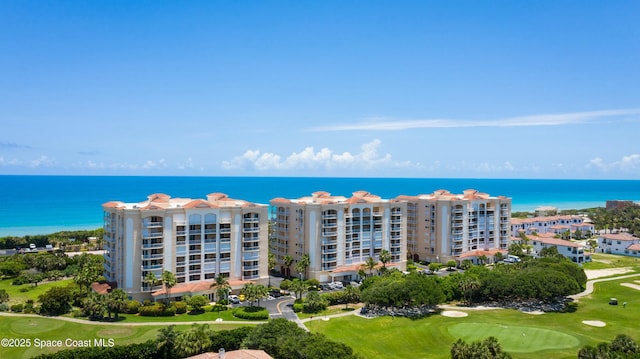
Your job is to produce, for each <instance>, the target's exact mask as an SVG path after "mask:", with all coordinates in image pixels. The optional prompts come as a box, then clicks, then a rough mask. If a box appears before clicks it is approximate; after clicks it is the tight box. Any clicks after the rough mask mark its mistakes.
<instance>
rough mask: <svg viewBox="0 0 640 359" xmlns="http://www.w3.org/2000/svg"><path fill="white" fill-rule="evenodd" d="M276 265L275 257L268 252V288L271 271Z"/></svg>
mask: <svg viewBox="0 0 640 359" xmlns="http://www.w3.org/2000/svg"><path fill="white" fill-rule="evenodd" d="M277 264H278V261H277V260H276V255H275V254H273V253H271V252H269V258H268V267H269V273H268V274H269V285H268V286H269V287H271V271H273V269H274V268H275V267H276V265H277Z"/></svg>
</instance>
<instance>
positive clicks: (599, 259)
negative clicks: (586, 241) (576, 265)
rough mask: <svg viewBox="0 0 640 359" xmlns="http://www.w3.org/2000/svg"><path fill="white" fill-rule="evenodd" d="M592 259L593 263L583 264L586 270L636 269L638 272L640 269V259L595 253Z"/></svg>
mask: <svg viewBox="0 0 640 359" xmlns="http://www.w3.org/2000/svg"><path fill="white" fill-rule="evenodd" d="M591 258H592V260H593V261H592V262H588V263H584V264H583V266H582V267H583V268H584V269H604V268H620V267H632V268H633V267H635V269H636V271H637V270H638V269H639V268H640V258H635V257H627V256H620V255H615V254H606V253H593V254H592V255H591Z"/></svg>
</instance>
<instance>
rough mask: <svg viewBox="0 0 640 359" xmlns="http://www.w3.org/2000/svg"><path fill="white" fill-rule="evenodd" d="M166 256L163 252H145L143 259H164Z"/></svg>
mask: <svg viewBox="0 0 640 359" xmlns="http://www.w3.org/2000/svg"><path fill="white" fill-rule="evenodd" d="M162 258H164V254H162V253H157V254H145V255H143V256H142V259H162Z"/></svg>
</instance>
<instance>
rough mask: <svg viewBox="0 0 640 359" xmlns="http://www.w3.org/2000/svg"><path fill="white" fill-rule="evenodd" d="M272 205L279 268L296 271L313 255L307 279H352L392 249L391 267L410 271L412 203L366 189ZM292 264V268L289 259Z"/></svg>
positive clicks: (282, 200) (281, 200) (275, 201)
mask: <svg viewBox="0 0 640 359" xmlns="http://www.w3.org/2000/svg"><path fill="white" fill-rule="evenodd" d="M270 204H271V208H272V211H273V212H272V219H273V229H272V231H273V233H272V241H271V246H272V252H273V253H274V254H275V256H276V260H277V262H278V265H279V270H280V271H281V272H282V273H283V274H286V275H292V274H293V275H296V274H297V272H295V264H296V263H297V262H298V261H299V260H301V259H302V258H303V256H304V255H308V256H309V260H310V265H309V267H308V268H307V270H306V272H307V273H306V274H304V273H303V274H302V275H304V276H305V278H306V279H310V278H314V279H318V280H319V281H321V282H327V281H334V280H346V281H348V280H352V279H355V278H356V277H357V276H358V272H359V270H361V269H362V264H363V263H364V262H365V261H366V260H367V258H369V257H373V258H375V259H379V256H380V253H381V251H382V250H387V251H389V253H390V255H391V258H390V259H391V260H390V263H389V264H387V266H392V267H396V268H399V269H400V270H404V269H406V240H405V238H406V211H407V204H406V203H404V202H400V201H394V200H386V199H382V198H380V197H379V196H376V195H373V194H371V193H368V192H365V191H359V192H355V193H353V196H352V197H349V198H347V197H343V196H332V195H331V194H329V193H327V192H315V193H313V194H312V195H311V196H308V197H302V198H297V199H285V198H275V199H273V200H271V202H270ZM286 256H290V257H291V258H292V259H293V264H292V265H291V266H289V267H288V266H287V265H286V264H285V257H286Z"/></svg>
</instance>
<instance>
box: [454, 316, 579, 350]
mask: <svg viewBox="0 0 640 359" xmlns="http://www.w3.org/2000/svg"><path fill="white" fill-rule="evenodd" d="M449 334H451V335H452V336H454V337H456V338H462V339H463V340H464V341H466V342H474V341H480V340H483V339H485V338H487V337H491V336H493V337H496V338H497V339H498V341H499V342H500V346H502V349H504V350H505V351H506V352H513V353H533V352H538V351H542V350H549V349H566V348H572V347H577V346H579V345H580V341H578V338H576V337H574V336H572V335H568V334H565V333H562V332H559V331H556V330H549V329H541V328H532V327H520V326H516V325H509V324H489V323H459V324H455V325H452V326H450V327H449Z"/></svg>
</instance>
